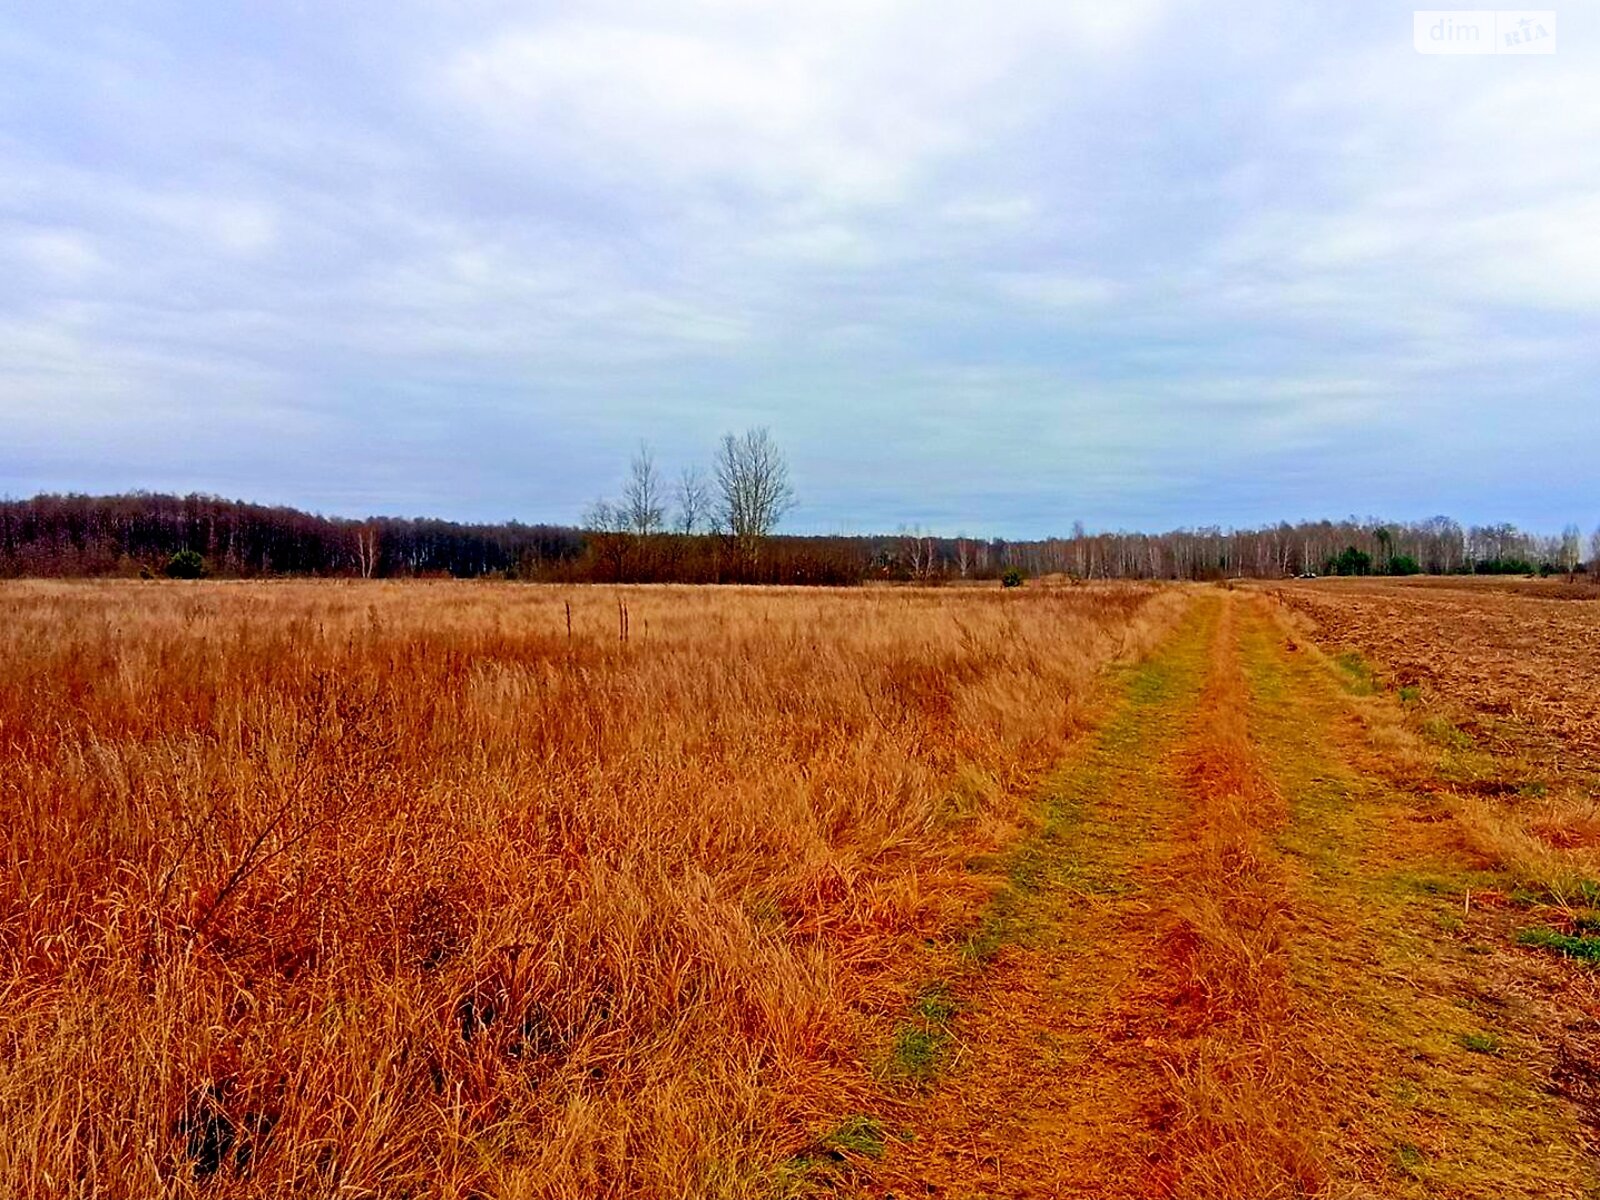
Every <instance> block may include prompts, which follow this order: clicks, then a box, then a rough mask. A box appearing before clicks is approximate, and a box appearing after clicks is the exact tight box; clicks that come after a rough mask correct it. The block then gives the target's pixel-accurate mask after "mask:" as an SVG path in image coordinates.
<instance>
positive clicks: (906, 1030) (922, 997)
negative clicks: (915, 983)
mask: <svg viewBox="0 0 1600 1200" xmlns="http://www.w3.org/2000/svg"><path fill="white" fill-rule="evenodd" d="M959 1010H960V1005H959V1004H958V1003H957V1002H956V998H955V995H954V994H953V993H952V992H951V990H950V985H949V984H948V983H946V982H945V981H944V980H942V979H938V980H934V981H933V982H931V983H929V984H927V985H926V986H924V987H923V989H922V990H921V991H920V992H918V993H917V995H916V998H915V999H914V1000H912V1002H911V1016H910V1018H909V1019H908V1020H905V1021H902V1022H901V1023H900V1025H899V1027H898V1028H897V1029H896V1030H895V1032H894V1040H893V1042H891V1043H890V1046H889V1058H888V1062H887V1063H886V1064H885V1071H886V1073H887V1074H888V1075H889V1076H890V1077H891V1078H894V1079H899V1080H902V1081H905V1082H908V1083H914V1084H918V1085H925V1084H927V1083H930V1082H932V1080H933V1079H934V1078H935V1077H936V1076H937V1075H938V1074H939V1072H940V1070H942V1069H943V1067H944V1064H945V1061H946V1059H947V1058H948V1057H949V1053H950V1044H951V1041H952V1038H951V1035H950V1022H951V1021H952V1020H954V1019H955V1015H956V1013H957V1012H958V1011H959Z"/></svg>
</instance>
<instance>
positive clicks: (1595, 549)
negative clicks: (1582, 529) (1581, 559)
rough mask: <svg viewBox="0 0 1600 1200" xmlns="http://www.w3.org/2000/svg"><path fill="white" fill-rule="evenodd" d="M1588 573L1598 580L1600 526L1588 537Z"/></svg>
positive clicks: (1599, 577) (1599, 567) (1599, 568)
mask: <svg viewBox="0 0 1600 1200" xmlns="http://www.w3.org/2000/svg"><path fill="white" fill-rule="evenodd" d="M1589 572H1590V574H1592V575H1593V576H1594V577H1595V578H1596V579H1600V525H1596V526H1595V528H1594V532H1593V533H1591V534H1590V535H1589Z"/></svg>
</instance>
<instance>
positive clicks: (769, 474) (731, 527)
mask: <svg viewBox="0 0 1600 1200" xmlns="http://www.w3.org/2000/svg"><path fill="white" fill-rule="evenodd" d="M714 471H715V475H716V482H717V490H718V491H720V492H721V493H722V495H721V506H720V511H719V512H718V514H717V516H718V519H719V520H720V521H721V523H722V527H723V528H724V529H725V530H726V531H727V532H728V533H729V534H731V535H732V536H733V537H734V538H735V539H737V541H738V543H739V547H740V550H741V551H742V552H743V553H744V554H745V556H746V557H747V558H748V559H749V560H750V561H752V562H753V561H754V560H755V557H756V555H757V553H758V548H759V546H760V543H761V539H762V538H764V537H766V536H767V535H768V534H770V533H771V532H772V531H773V530H774V529H776V528H777V526H778V522H779V521H781V520H782V519H783V517H784V514H785V513H787V512H788V511H789V510H790V509H791V508H793V507H794V491H793V490H792V489H791V488H790V487H789V464H788V463H787V462H786V461H785V460H784V457H783V452H782V451H780V450H779V449H778V446H777V443H776V442H774V441H773V440H772V435H771V433H769V432H768V431H767V430H766V429H764V428H763V429H751V430H747V431H746V432H745V433H744V435H743V436H740V437H736V436H734V435H733V434H731V433H727V434H723V436H722V445H721V446H719V447H718V448H717V458H716V463H715V467H714Z"/></svg>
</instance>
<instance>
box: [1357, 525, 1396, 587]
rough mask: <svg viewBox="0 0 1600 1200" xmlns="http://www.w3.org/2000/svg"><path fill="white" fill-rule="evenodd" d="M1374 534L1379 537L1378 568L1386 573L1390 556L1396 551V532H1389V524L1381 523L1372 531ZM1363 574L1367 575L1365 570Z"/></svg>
mask: <svg viewBox="0 0 1600 1200" xmlns="http://www.w3.org/2000/svg"><path fill="white" fill-rule="evenodd" d="M1372 536H1373V537H1375V538H1377V539H1378V552H1379V557H1378V569H1379V570H1380V571H1382V572H1384V573H1388V570H1389V556H1390V555H1391V554H1392V553H1393V552H1394V534H1392V533H1391V532H1389V527H1388V526H1387V525H1379V526H1378V527H1377V528H1376V529H1374V530H1373V531H1372ZM1361 574H1363V575H1365V574H1366V572H1365V571H1363V572H1361Z"/></svg>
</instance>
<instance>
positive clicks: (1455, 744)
mask: <svg viewBox="0 0 1600 1200" xmlns="http://www.w3.org/2000/svg"><path fill="white" fill-rule="evenodd" d="M1419 728H1420V729H1421V731H1422V736H1423V737H1425V738H1427V739H1428V740H1429V741H1430V742H1432V743H1434V744H1435V745H1437V746H1443V747H1444V748H1445V749H1447V750H1467V749H1470V748H1471V747H1472V744H1473V743H1472V735H1471V734H1470V733H1468V732H1467V731H1466V730H1464V729H1460V728H1457V727H1456V725H1455V724H1454V723H1452V722H1451V721H1450V720H1448V719H1447V718H1445V717H1428V718H1426V719H1425V720H1424V721H1423V722H1422V724H1421V725H1420V726H1419Z"/></svg>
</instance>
